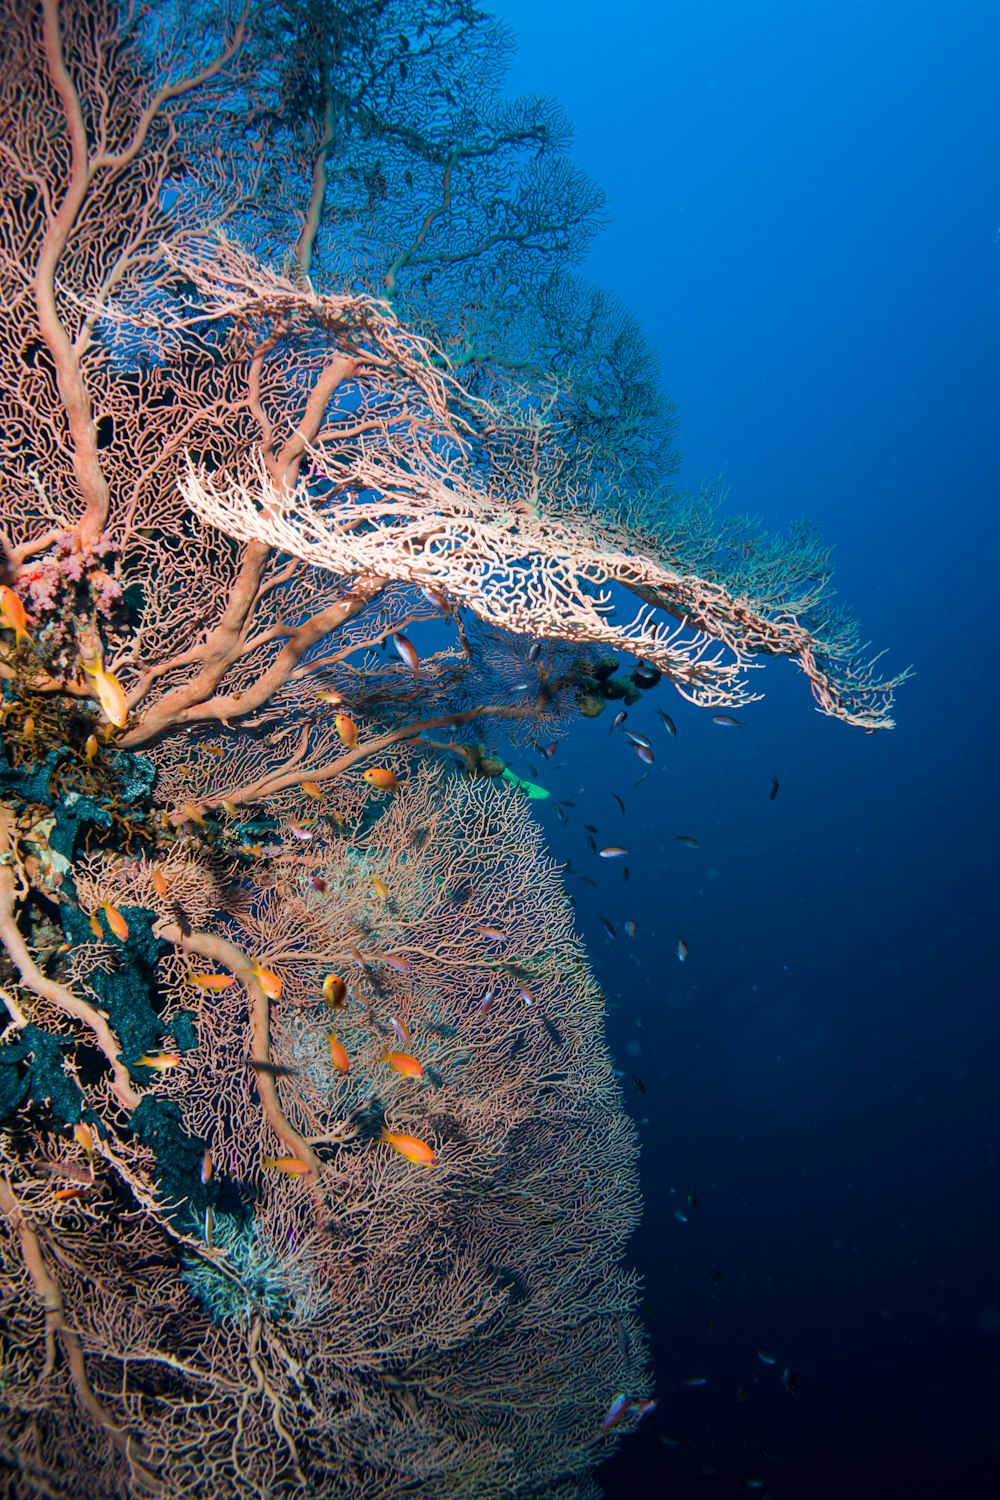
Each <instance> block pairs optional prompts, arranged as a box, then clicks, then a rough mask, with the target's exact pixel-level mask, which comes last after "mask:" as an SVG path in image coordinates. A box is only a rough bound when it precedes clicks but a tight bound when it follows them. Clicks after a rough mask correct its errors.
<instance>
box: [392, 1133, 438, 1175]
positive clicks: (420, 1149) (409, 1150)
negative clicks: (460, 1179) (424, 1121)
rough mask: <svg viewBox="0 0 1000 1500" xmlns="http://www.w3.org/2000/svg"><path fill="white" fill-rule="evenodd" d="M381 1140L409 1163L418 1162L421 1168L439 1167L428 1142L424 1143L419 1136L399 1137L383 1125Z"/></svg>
mask: <svg viewBox="0 0 1000 1500" xmlns="http://www.w3.org/2000/svg"><path fill="white" fill-rule="evenodd" d="M380 1139H381V1140H383V1141H385V1143H386V1144H387V1145H389V1146H391V1147H392V1149H393V1150H394V1151H398V1152H399V1154H400V1156H405V1157H406V1159H407V1161H413V1162H416V1163H417V1165H418V1166H420V1167H436V1166H437V1157H436V1156H435V1155H434V1152H433V1151H432V1150H431V1148H430V1146H428V1144H427V1142H426V1141H422V1140H421V1139H420V1137H419V1136H417V1135H399V1134H398V1133H397V1132H396V1131H394V1130H390V1129H389V1128H388V1127H387V1126H386V1125H383V1126H382V1134H381V1137H380Z"/></svg>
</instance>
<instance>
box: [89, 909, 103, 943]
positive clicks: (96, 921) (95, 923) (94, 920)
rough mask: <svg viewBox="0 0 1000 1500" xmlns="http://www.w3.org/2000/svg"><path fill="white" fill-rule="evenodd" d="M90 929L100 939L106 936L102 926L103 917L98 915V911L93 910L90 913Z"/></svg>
mask: <svg viewBox="0 0 1000 1500" xmlns="http://www.w3.org/2000/svg"><path fill="white" fill-rule="evenodd" d="M90 930H91V932H92V933H93V934H94V936H95V938H98V939H100V938H103V937H104V931H103V929H102V927H101V919H100V917H99V916H98V915H97V913H96V911H92V912H91V913H90Z"/></svg>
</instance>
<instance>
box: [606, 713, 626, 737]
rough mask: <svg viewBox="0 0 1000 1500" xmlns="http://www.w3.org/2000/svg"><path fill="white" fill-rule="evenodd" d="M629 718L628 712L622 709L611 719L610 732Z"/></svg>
mask: <svg viewBox="0 0 1000 1500" xmlns="http://www.w3.org/2000/svg"><path fill="white" fill-rule="evenodd" d="M627 718H628V714H627V713H626V712H625V710H624V709H621V710H620V712H619V713H616V714H615V716H614V718H613V719H612V720H611V728H610V729H609V730H608V733H609V734H611V733H613V731H614V730H616V729H617V728H618V726H619V724H624V723H625V720H626V719H627Z"/></svg>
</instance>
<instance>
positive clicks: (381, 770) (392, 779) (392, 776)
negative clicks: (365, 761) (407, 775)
mask: <svg viewBox="0 0 1000 1500" xmlns="http://www.w3.org/2000/svg"><path fill="white" fill-rule="evenodd" d="M364 779H365V781H367V783H368V785H369V786H373V787H377V788H378V790H379V791H380V792H394V791H395V790H396V785H397V783H396V773H395V771H390V770H389V769H388V768H387V767H386V766H373V767H372V769H371V770H370V771H366V772H365V773H364Z"/></svg>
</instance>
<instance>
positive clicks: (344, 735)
mask: <svg viewBox="0 0 1000 1500" xmlns="http://www.w3.org/2000/svg"><path fill="white" fill-rule="evenodd" d="M333 727H334V729H335V730H336V731H337V734H338V735H339V737H340V743H341V744H342V745H347V746H348V747H351V748H353V746H355V745H356V744H357V743H358V726H357V725H356V724H355V722H354V720H353V719H349V718H348V717H347V715H346V714H336V715H335V716H334V720H333Z"/></svg>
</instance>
